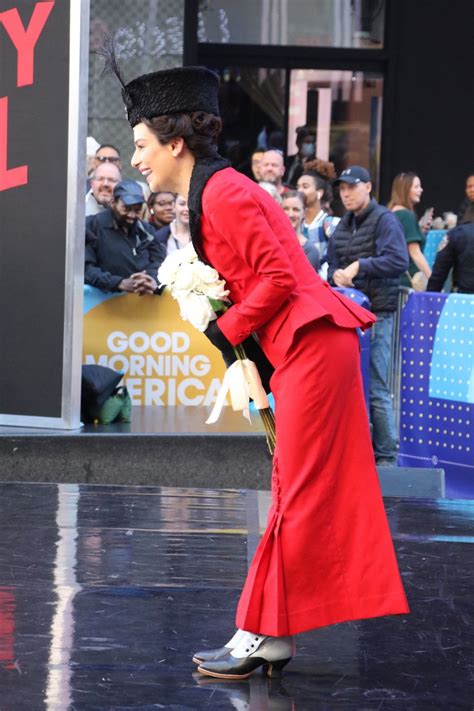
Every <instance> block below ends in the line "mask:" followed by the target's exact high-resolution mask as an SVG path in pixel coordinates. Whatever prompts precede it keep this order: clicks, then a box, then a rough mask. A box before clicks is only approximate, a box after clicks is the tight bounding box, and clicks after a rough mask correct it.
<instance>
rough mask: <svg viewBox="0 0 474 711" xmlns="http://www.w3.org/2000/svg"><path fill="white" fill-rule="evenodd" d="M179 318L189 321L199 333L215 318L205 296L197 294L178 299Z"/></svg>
mask: <svg viewBox="0 0 474 711" xmlns="http://www.w3.org/2000/svg"><path fill="white" fill-rule="evenodd" d="M178 304H179V308H180V311H181V318H182V319H183V320H184V321H189V323H191V324H192V325H193V326H194V327H195V328H197V329H198V330H199V331H205V330H206V328H207V327H208V325H209V321H211V320H213V319H214V318H215V314H214V311H213V310H212V308H211V305H210V303H209V301H208V299H207V296H200V295H199V294H186V295H184V296H180V297H179V298H178Z"/></svg>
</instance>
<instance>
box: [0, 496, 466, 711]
mask: <svg viewBox="0 0 474 711" xmlns="http://www.w3.org/2000/svg"><path fill="white" fill-rule="evenodd" d="M267 506H268V495H267V494H264V493H258V492H254V491H233V490H205V489H172V488H161V489H160V488H153V487H126V486H86V485H72V484H62V485H55V484H1V485H0V524H1V538H0V711H42V710H43V709H44V710H45V711H53V710H54V711H62V710H64V711H68V710H69V709H70V710H71V711H95V710H97V711H99V710H100V711H102V710H106V709H107V710H110V711H112V709H113V710H114V711H128V710H129V709H141V710H142V711H144V710H147V711H148V709H150V710H151V709H162V708H163V709H172V710H173V709H182V710H183V711H184V710H186V709H212V710H214V709H216V710H217V709H219V710H222V711H224V710H226V709H236V710H237V711H245V710H246V709H250V710H251V711H264V710H266V709H268V710H270V711H287V710H288V711H290V710H291V711H293V710H297V711H302V710H303V711H305V710H308V711H310V710H311V711H313V710H315V709H322V710H324V711H326V710H327V711H333V709H356V710H357V711H365V709H367V710H368V709H380V710H381V711H386V710H391V709H394V710H395V709H396V710H402V709H403V711H406V710H407V709H408V710H412V709H416V710H418V709H425V708H426V709H429V708H439V709H449V711H451V710H452V709H470V710H471V711H472V709H473V708H474V702H473V699H474V685H473V661H474V654H473V650H474V644H473V642H474V632H473V625H472V613H473V602H472V597H473V596H472V589H473V583H474V546H471V545H470V544H472V543H473V542H474V502H471V501H468V502H466V501H454V500H449V501H447V500H436V501H428V500H425V501H424V500H420V499H417V500H409V499H403V500H398V499H387V500H386V507H387V512H388V515H389V521H390V526H391V529H392V533H393V535H394V538H395V543H396V547H397V553H398V557H399V561H400V567H401V570H402V574H403V578H404V582H405V585H406V590H407V594H408V597H409V601H410V604H411V608H412V614H411V615H408V616H406V617H392V618H385V619H377V620H366V621H363V622H357V623H348V624H343V625H336V626H334V627H331V628H326V629H322V630H316V631H314V632H310V633H306V634H304V635H300V637H299V639H298V654H297V656H296V657H295V659H294V660H293V661H292V662H291V664H290V665H289V666H288V667H287V671H286V673H285V675H284V676H283V679H282V680H281V681H278V680H273V681H270V680H267V679H266V678H265V677H263V676H262V675H261V674H260V673H256V674H255V675H254V676H253V677H252V678H250V679H249V680H247V681H241V682H222V681H217V680H215V679H211V678H209V677H202V676H201V675H199V674H197V673H196V672H195V667H194V665H193V664H192V662H191V656H192V652H193V651H195V650H196V649H197V648H203V647H206V646H210V647H216V646H220V645H221V644H222V643H223V642H225V641H226V640H227V639H228V638H229V637H230V636H231V635H232V634H233V631H234V627H233V617H234V611H235V605H236V602H237V599H238V595H239V592H240V587H241V585H242V582H243V578H244V575H245V571H246V567H247V564H248V560H249V559H250V557H251V555H252V553H253V550H254V549H255V546H256V544H257V542H258V537H259V532H260V530H261V528H262V526H263V525H264V520H265V514H266V509H267Z"/></svg>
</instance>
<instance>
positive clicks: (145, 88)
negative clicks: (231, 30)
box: [98, 37, 219, 128]
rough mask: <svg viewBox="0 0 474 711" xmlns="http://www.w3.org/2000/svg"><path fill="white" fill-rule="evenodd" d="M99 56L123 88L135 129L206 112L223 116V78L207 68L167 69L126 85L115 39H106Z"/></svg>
mask: <svg viewBox="0 0 474 711" xmlns="http://www.w3.org/2000/svg"><path fill="white" fill-rule="evenodd" d="M98 54H99V55H100V56H101V57H102V58H103V59H104V62H105V66H104V72H113V73H114V74H115V75H116V76H117V78H118V80H119V81H120V83H121V85H122V97H123V100H124V103H125V109H126V113H127V118H128V121H129V123H130V125H131V126H132V128H133V127H134V126H136V125H137V123H140V121H142V120H143V119H152V118H155V117H156V116H164V115H166V114H174V113H186V114H188V113H191V112H192V111H205V112H206V113H210V114H215V115H216V116H219V102H218V90H219V77H218V76H217V74H215V73H214V72H211V71H210V70H209V69H206V67H176V68H175V69H164V70H163V71H159V72H152V73H151V74H142V76H139V77H137V78H136V79H133V80H132V81H131V82H129V83H128V84H125V82H124V80H123V77H122V72H121V70H120V68H119V66H118V64H117V60H116V56H115V43H114V40H113V38H110V37H105V38H104V42H103V45H102V47H101V48H100V49H99V50H98Z"/></svg>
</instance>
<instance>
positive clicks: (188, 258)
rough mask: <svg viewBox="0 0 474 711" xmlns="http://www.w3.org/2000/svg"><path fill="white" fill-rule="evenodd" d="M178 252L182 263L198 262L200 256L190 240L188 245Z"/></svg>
mask: <svg viewBox="0 0 474 711" xmlns="http://www.w3.org/2000/svg"><path fill="white" fill-rule="evenodd" d="M175 254H176V252H175ZM178 254H179V258H180V263H181V264H192V263H193V262H196V261H197V258H198V256H197V254H196V250H195V249H194V246H193V243H192V242H188V244H187V245H186V247H183V248H182V249H179V250H178Z"/></svg>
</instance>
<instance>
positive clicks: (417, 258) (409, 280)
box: [388, 172, 433, 291]
mask: <svg viewBox="0 0 474 711" xmlns="http://www.w3.org/2000/svg"><path fill="white" fill-rule="evenodd" d="M422 193H423V188H422V186H421V181H420V178H419V177H418V176H417V175H416V173H410V172H409V173H399V175H397V176H396V177H395V178H394V181H393V183H392V194H391V197H390V201H389V203H388V208H389V210H391V211H392V212H393V213H394V214H395V215H396V217H397V218H398V219H399V220H400V223H401V225H402V229H403V234H404V235H405V240H406V243H407V247H408V254H409V256H410V263H409V265H408V271H407V273H406V274H405V275H403V276H402V279H401V285H402V286H408V287H411V288H413V289H415V290H416V291H424V290H425V289H426V284H427V282H428V279H429V278H430V276H431V267H430V265H429V264H428V262H427V261H426V257H425V255H424V254H423V250H424V247H425V244H426V232H428V231H429V229H430V228H431V224H432V222H433V208H429V209H428V210H426V212H425V214H424V216H423V218H422V220H421V226H420V224H419V223H418V219H417V216H416V213H415V206H416V205H418V203H419V202H420V200H421V195H422Z"/></svg>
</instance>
